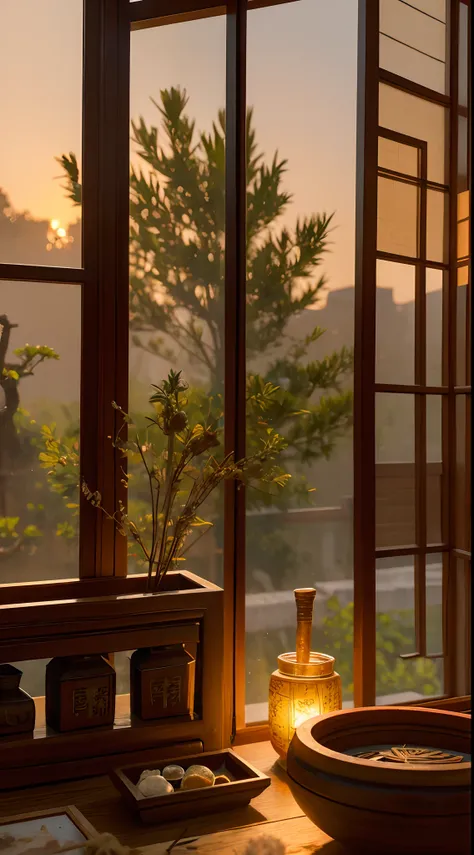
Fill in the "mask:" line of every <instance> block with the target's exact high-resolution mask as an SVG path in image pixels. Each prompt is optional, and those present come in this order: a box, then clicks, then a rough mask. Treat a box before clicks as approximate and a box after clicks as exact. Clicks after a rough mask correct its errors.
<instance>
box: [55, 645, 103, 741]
mask: <svg viewBox="0 0 474 855" xmlns="http://www.w3.org/2000/svg"><path fill="white" fill-rule="evenodd" d="M114 716H115V670H114V668H113V667H112V665H111V664H110V662H107V660H106V659H105V658H104V657H103V656H99V655H97V656H71V657H67V658H63V657H56V658H55V659H52V660H51V662H49V663H48V665H47V666H46V722H47V724H48V725H49V727H52V728H54V730H58V731H60V732H61V733H62V732H65V731H71V730H81V729H83V728H86V727H87V728H89V727H102V726H104V725H111V724H113V721H114Z"/></svg>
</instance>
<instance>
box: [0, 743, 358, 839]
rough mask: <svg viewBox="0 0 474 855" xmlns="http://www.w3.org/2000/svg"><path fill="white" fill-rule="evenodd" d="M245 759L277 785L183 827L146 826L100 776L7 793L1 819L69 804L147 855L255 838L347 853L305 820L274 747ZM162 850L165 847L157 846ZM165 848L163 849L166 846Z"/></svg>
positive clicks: (249, 749) (247, 749)
mask: <svg viewBox="0 0 474 855" xmlns="http://www.w3.org/2000/svg"><path fill="white" fill-rule="evenodd" d="M235 750H236V753H237V754H239V755H240V756H241V757H242V758H244V759H245V760H247V761H248V762H250V763H251V764H252V765H254V766H256V767H257V769H259V770H260V771H261V772H263V773H265V774H267V775H269V776H270V777H271V779H272V784H271V786H270V787H268V789H267V790H265V792H263V793H262V794H261V795H260V796H258V797H257V798H255V799H254V800H253V801H252V802H251V804H250V805H248V806H247V807H245V808H240V809H236V810H233V811H228V812H221V813H218V814H212V815H209V816H203V817H199V818H196V819H193V820H190V821H189V822H188V823H187V824H186V825H187V827H186V828H185V827H184V825H183V823H179V824H177V823H173V824H162V823H161V824H160V825H159V826H148V827H147V826H144V825H142V824H141V823H140V822H139V820H138V819H136V818H135V817H134V816H133V814H132V813H131V812H130V811H129V809H128V808H127V806H126V805H125V804H124V802H123V800H122V798H121V796H120V795H119V793H118V792H117V790H116V789H115V788H114V786H113V784H112V782H111V781H110V779H109V778H108V777H106V776H100V777H95V778H88V779H79V780H76V781H68V782H66V783H59V784H44V785H42V786H37V787H28V788H25V789H22V790H12V791H10V792H4V793H2V796H1V799H0V818H3V817H8V816H12V815H14V814H19V813H24V812H25V810H27V809H28V810H45V809H47V808H54V807H57V806H60V805H64V804H70V805H75V807H77V808H78V809H79V810H80V811H81V813H82V814H84V816H85V817H86V819H87V820H88V821H89V822H90V823H91V824H92V825H93V826H94V828H95V829H96V830H97V831H98V832H104V831H109V832H111V833H112V834H115V835H116V836H117V837H118V839H119V840H120V841H121V843H123V844H125V845H127V846H130V847H133V849H135V850H136V849H142V848H144V847H145V849H146V855H162V853H165V852H166V849H167V847H169V845H170V842H172V841H174V840H176V839H177V838H178V837H181V836H182V835H183V833H184V834H185V836H186V838H190V837H197V836H198V837H199V840H198V841H196V842H195V843H193V844H192V846H194V847H197V848H195V849H192V850H191V849H189V848H188V849H187V848H186V847H183V846H181V847H179V848H178V847H175V848H174V849H173V853H174V855H179V853H180V852H181V853H182V852H191V851H193V852H198V853H204V852H222V853H225V852H229V853H237V855H239V853H241V852H243V851H244V849H245V845H246V844H247V842H248V841H249V840H250V839H251V838H252V837H256V836H260V835H264V834H270V835H273V836H276V837H280V838H281V839H282V840H283V841H284V842H285V844H287V853H289V855H291V853H295V855H296V853H297V852H305V853H306V855H310V853H313V852H317V851H319V850H320V849H321V848H322V851H323V853H324V855H342V850H340V848H339V846H338V845H337V844H336V843H334V842H331V843H330V842H329V841H330V838H328V837H327V835H325V834H323V832H322V831H320V830H319V829H318V828H316V827H315V826H314V825H313V824H312V823H311V822H310V821H309V820H307V819H306V817H305V816H304V815H303V814H302V812H301V809H300V808H299V807H298V805H297V804H296V802H295V800H294V799H293V797H292V795H291V793H290V791H289V789H288V787H287V784H286V774H285V772H283V771H282V770H281V769H280V767H278V766H276V765H275V764H276V759H277V755H276V753H275V752H274V751H273V749H272V747H271V745H270V743H269V742H261V743H256V744H251V745H242V746H239V747H238V748H236V749H235ZM158 844H160V845H158ZM161 844H163V845H161Z"/></svg>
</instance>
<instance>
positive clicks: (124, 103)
mask: <svg viewBox="0 0 474 855" xmlns="http://www.w3.org/2000/svg"><path fill="white" fill-rule="evenodd" d="M129 45H130V28H129V10H128V0H98V1H97V0H85V72H84V151H85V161H84V181H83V185H84V186H83V195H84V207H85V210H86V214H85V215H84V222H85V234H84V263H85V267H86V270H87V272H88V273H90V276H89V280H90V281H89V283H88V285H87V287H86V288H85V289H84V298H83V300H84V302H83V338H82V341H83V353H82V394H81V419H82V421H81V426H82V432H81V449H82V472H81V475H82V477H83V478H84V479H85V480H86V481H87V483H88V485H89V486H90V488H91V489H93V490H96V489H98V490H99V491H100V493H101V495H102V500H103V504H104V506H105V507H106V508H107V509H108V510H110V511H111V512H112V511H113V510H115V508H116V507H117V503H118V500H119V498H122V499H125V496H124V487H123V485H122V484H121V479H122V477H123V475H122V468H123V461H119V459H118V455H117V454H116V452H115V450H114V448H113V446H112V444H111V441H110V437H112V436H114V435H115V433H116V430H117V428H118V424H117V413H116V411H115V410H114V409H113V408H112V401H117V402H118V403H119V404H120V406H121V407H123V408H124V409H126V408H127V405H128V400H127V399H128V394H127V392H128V193H129V190H128V186H129V75H130V70H129V69H130V62H129ZM121 467H122V468H121ZM126 546H127V545H126V541H125V538H123V537H120V536H119V535H118V534H117V532H116V530H115V527H114V525H113V523H112V522H111V521H110V520H107V519H106V518H105V517H104V516H103V515H99V514H98V513H97V510H96V509H95V508H93V507H92V506H90V505H89V504H88V503H86V502H84V501H83V500H81V561H80V573H81V576H83V577H86V576H110V575H119V576H121V575H125V574H126Z"/></svg>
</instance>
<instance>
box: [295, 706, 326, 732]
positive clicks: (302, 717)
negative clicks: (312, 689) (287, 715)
mask: <svg viewBox="0 0 474 855" xmlns="http://www.w3.org/2000/svg"><path fill="white" fill-rule="evenodd" d="M320 713H321V710H320V709H319V707H316V706H314V707H309V708H308V709H307V710H305V712H304V713H296V715H295V716H294V718H293V729H294V730H296V728H297V727H299V726H300V724H303V722H305V721H307V720H308V719H309V718H312V717H313V716H314V715H320Z"/></svg>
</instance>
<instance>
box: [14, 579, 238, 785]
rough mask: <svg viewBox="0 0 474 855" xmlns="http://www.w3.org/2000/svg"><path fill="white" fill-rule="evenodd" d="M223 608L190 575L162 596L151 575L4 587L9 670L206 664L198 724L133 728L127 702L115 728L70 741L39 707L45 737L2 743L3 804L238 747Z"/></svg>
mask: <svg viewBox="0 0 474 855" xmlns="http://www.w3.org/2000/svg"><path fill="white" fill-rule="evenodd" d="M46 597H48V599H47V600H46V599H43V598H46ZM223 600H224V592H223V591H222V589H221V588H218V587H217V586H216V585H214V584H212V583H211V582H207V581H206V580H205V579H201V578H200V577H199V576H195V575H194V574H193V573H190V572H189V571H179V572H178V571H176V572H175V571H172V572H170V573H168V574H167V576H166V577H165V580H164V583H163V590H162V591H161V593H159V594H150V593H147V577H146V574H144V575H138V574H137V575H131V576H128V577H127V578H119V577H110V578H107V577H103V578H102V579H93V580H88V579H80V580H75V581H65V582H64V581H56V582H48V583H42V582H40V583H35V584H34V585H30V586H24V585H21V584H19V585H4V586H2V585H0V662H2V661H3V662H20V661H26V660H31V659H50V658H52V657H55V656H62V657H69V656H78V655H94V654H97V653H103V652H104V651H105V652H107V653H119V652H120V651H130V650H136V649H138V648H144V647H156V646H160V647H161V646H163V645H168V644H177V643H180V644H183V643H184V644H185V645H186V649H187V650H188V651H189V652H190V653H191V655H192V656H193V657H194V659H195V660H196V665H195V702H194V714H193V716H190V715H186V716H170V717H169V718H161V719H156V720H151V721H140V720H139V719H135V718H134V717H132V719H131V718H130V700H129V697H128V695H127V696H126V695H123V696H119V697H118V698H117V699H116V709H115V720H114V724H113V725H110V726H107V727H98V728H87V729H83V730H74V731H69V732H61V733H60V732H58V731H57V730H56V729H54V731H52V730H51V729H49V728H46V727H45V725H44V698H36V699H35V703H36V728H35V733H34V737H35V738H34V739H27V740H26V741H25V739H24V737H23V735H22V734H20V735H19V736H18V738H9V739H8V740H2V745H1V751H0V798H1V791H2V790H11V789H12V788H15V787H25V786H29V785H35V784H40V783H47V782H49V781H54V782H57V781H59V780H67V779H71V778H77V777H82V776H85V775H100V774H108V773H109V772H110V771H111V770H112V769H116V768H117V767H119V766H122V765H125V764H128V763H130V762H135V763H136V762H138V761H141V760H143V761H145V760H147V759H148V761H149V762H150V760H151V759H153V760H155V761H157V758H161V757H163V756H165V757H169V756H170V755H171V756H173V755H174V756H178V754H180V755H181V756H184V755H187V754H191V753H193V754H196V753H197V752H198V751H200V750H205V751H215V750H217V749H220V748H223V747H224V746H226V745H228V744H229V742H230V735H231V731H232V707H231V702H230V701H231V691H230V677H231V668H230V667H228V668H227V669H226V670H225V669H224V602H223Z"/></svg>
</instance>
